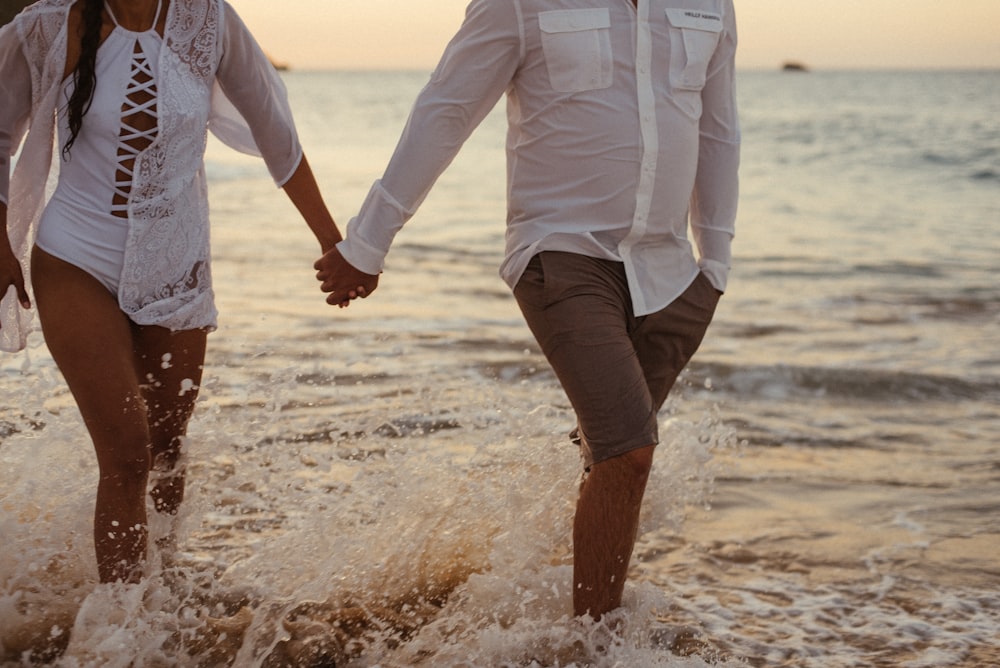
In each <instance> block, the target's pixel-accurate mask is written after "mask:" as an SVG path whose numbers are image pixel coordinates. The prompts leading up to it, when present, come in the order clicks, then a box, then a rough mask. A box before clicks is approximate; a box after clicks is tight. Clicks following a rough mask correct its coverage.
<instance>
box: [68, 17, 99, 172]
mask: <svg viewBox="0 0 1000 668" xmlns="http://www.w3.org/2000/svg"><path fill="white" fill-rule="evenodd" d="M103 12H104V0H84V4H83V29H82V31H81V35H80V59H79V60H78V61H77V63H76V69H74V70H73V95H71V96H70V98H69V132H70V136H69V139H68V140H67V141H66V145H65V146H63V149H62V150H63V155H64V156H69V150H70V148H72V147H73V143H74V142H76V138H77V135H79V134H80V128H81V127H83V117H84V115H86V113H87V111H88V110H89V109H90V104H91V102H93V100H94V89H95V88H96V87H97V71H96V64H97V47H98V46H100V43H101V21H102V15H103Z"/></svg>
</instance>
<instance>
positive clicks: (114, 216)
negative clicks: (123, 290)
mask: <svg viewBox="0 0 1000 668" xmlns="http://www.w3.org/2000/svg"><path fill="white" fill-rule="evenodd" d="M161 10H162V0H160V4H158V5H157V8H156V16H155V17H154V19H153V23H152V25H151V26H150V27H149V28H148V29H147V30H145V31H141V32H136V31H131V30H126V29H125V28H123V27H122V26H121V24H119V22H118V19H117V17H115V15H114V12H113V11H112V10H111V7H110V6H108V5H107V3H105V11H107V13H108V15H109V16H110V17H111V20H112V21H113V22H114V24H115V28H114V29H113V30H112V31H111V34H110V35H108V37H107V39H106V40H105V41H104V42H103V43H102V44H101V46H100V48H99V49H98V51H97V63H96V67H97V87H96V89H95V91H94V100H93V102H92V103H91V106H90V109H89V110H88V111H87V114H86V116H85V117H84V122H83V128H82V129H81V131H80V134H79V136H78V137H77V140H76V143H75V144H74V145H73V148H72V152H71V153H70V155H69V157H68V158H67V157H64V158H63V162H62V164H61V165H60V174H59V183H58V186H57V188H56V191H55V193H54V194H53V197H52V199H51V200H50V202H49V204H48V206H47V207H46V209H45V213H44V214H43V216H42V220H41V222H40V226H39V230H38V239H37V243H38V245H39V247H41V249H42V250H44V251H45V252H47V253H49V254H51V255H54V256H56V257H58V258H60V259H62V260H65V261H67V262H69V263H71V264H73V265H76V266H77V267H80V268H81V269H83V270H85V271H87V272H88V273H90V274H91V275H93V276H94V277H95V278H97V279H98V280H99V281H101V283H103V284H104V285H105V287H107V288H108V290H110V291H111V292H112V293H114V294H117V293H118V283H119V279H120V276H121V271H122V266H123V263H124V255H125V245H126V243H127V240H128V231H129V222H128V216H129V211H128V210H129V196H130V194H131V190H132V181H133V176H134V169H135V163H136V160H137V158H138V156H139V155H140V154H141V153H142V152H143V151H144V150H146V149H147V148H148V147H149V146H150V144H152V143H153V142H154V141H155V140H156V137H157V133H158V118H157V85H156V82H157V78H158V76H157V75H158V67H159V56H160V49H161V48H162V43H163V40H162V38H161V37H160V35H159V33H157V32H156V24H157V23H158V22H159V18H160V12H161ZM72 90H73V80H72V76H70V77H68V78H67V80H66V81H65V82H64V94H65V97H64V100H65V101H68V100H69V96H70V95H71V94H72ZM68 137H69V127H68V111H67V108H66V106H65V105H63V106H62V107H60V110H59V145H60V146H62V145H64V144H65V142H66V140H67V138H68Z"/></svg>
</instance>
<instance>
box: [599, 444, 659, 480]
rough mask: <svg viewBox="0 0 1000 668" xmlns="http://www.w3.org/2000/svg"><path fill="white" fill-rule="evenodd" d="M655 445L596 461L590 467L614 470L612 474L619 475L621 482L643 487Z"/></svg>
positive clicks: (651, 465) (648, 472)
mask: <svg viewBox="0 0 1000 668" xmlns="http://www.w3.org/2000/svg"><path fill="white" fill-rule="evenodd" d="M655 449H656V446H655V445H647V446H645V447H642V448H636V449H635V450H629V451H628V452H625V453H622V454H620V455H616V456H614V457H611V458H609V459H605V460H604V461H602V462H598V463H597V464H594V466H593V467H591V471H592V472H593V471H594V470H595V469H598V468H599V469H602V470H605V471H608V472H609V473H610V472H614V475H616V476H619V477H621V478H622V479H623V480H622V482H623V483H625V484H627V485H628V486H630V487H638V488H644V487H645V486H646V481H647V480H648V479H649V474H650V472H651V471H652V469H653V452H654V450H655Z"/></svg>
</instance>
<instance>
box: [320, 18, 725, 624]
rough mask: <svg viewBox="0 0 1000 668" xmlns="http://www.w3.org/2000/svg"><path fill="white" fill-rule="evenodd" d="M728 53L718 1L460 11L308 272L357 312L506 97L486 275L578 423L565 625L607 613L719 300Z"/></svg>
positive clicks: (335, 300) (616, 601)
mask: <svg viewBox="0 0 1000 668" xmlns="http://www.w3.org/2000/svg"><path fill="white" fill-rule="evenodd" d="M735 50H736V23H735V17H734V14H733V2H732V0H472V3H471V4H470V5H469V8H468V10H467V13H466V19H465V22H464V23H463V25H462V27H461V29H460V30H459V32H458V33H457V34H456V35H455V37H454V38H453V40H452V41H451V43H450V44H449V45H448V47H447V49H446V51H445V53H444V56H443V57H442V60H441V62H440V63H439V65H438V67H437V69H436V70H435V72H434V74H433V76H432V77H431V80H430V82H429V83H428V85H427V86H426V87H425V88H424V90H423V91H422V92H421V93H420V95H419V96H418V98H417V100H416V103H415V106H414V108H413V110H412V113H411V115H410V118H409V120H408V122H407V125H406V127H405V129H404V130H403V134H402V137H401V138H400V141H399V144H398V146H397V148H396V151H395V153H394V155H393V157H392V159H391V161H390V163H389V165H388V167H387V169H386V171H385V174H384V175H383V177H382V179H381V180H379V181H376V182H375V184H374V185H373V186H372V189H371V191H370V192H369V194H368V196H367V198H366V200H365V202H364V205H363V206H362V208H361V211H360V213H359V214H358V216H357V217H356V218H354V219H353V220H351V222H350V224H349V226H348V234H347V239H346V240H345V241H343V242H341V243H340V244H338V246H337V247H336V248H335V249H333V250H331V251H330V252H328V253H327V254H326V255H324V256H323V257H322V258H321V259H320V260H318V261H317V263H316V269H317V270H318V273H317V277H318V278H319V280H320V281H322V289H323V290H324V291H325V292H329V293H330V295H329V297H328V298H327V301H328V302H329V303H330V304H338V305H340V306H344V305H346V304H349V303H350V300H352V299H354V298H355V297H365V296H367V295H368V294H370V293H371V292H372V291H373V290H374V289H375V288H376V287H377V285H378V274H379V272H380V271H381V270H382V267H383V263H384V259H385V256H386V254H387V253H388V250H389V246H390V244H391V243H392V240H393V238H394V236H395V234H396V233H397V232H398V231H399V229H400V228H401V227H402V226H403V224H404V223H405V222H406V221H407V220H408V219H409V218H410V217H411V216H412V215H413V214H414V212H415V211H416V209H417V207H418V206H419V205H420V203H421V202H422V201H423V199H424V197H425V196H426V195H427V193H428V191H429V190H430V188H431V186H432V185H433V183H434V182H435V180H436V179H437V177H438V176H439V175H440V174H441V172H442V171H444V169H445V168H446V167H447V165H448V164H449V163H450V162H451V160H452V158H453V157H454V156H455V155H456V153H457V152H458V150H459V148H460V147H461V145H462V143H463V142H464V141H465V139H466V138H467V137H468V136H469V134H470V133H471V132H472V131H473V129H474V128H475V127H476V126H477V125H478V123H479V122H480V121H481V120H482V119H483V118H484V117H485V116H486V114H487V113H488V112H489V111H490V110H491V108H492V107H493V106H494V104H495V103H496V102H497V100H498V99H499V98H500V97H501V95H503V94H504V93H505V92H506V94H507V114H508V139H507V154H508V156H507V157H508V169H507V172H508V175H507V176H508V214H507V226H508V229H507V247H506V257H505V259H504V262H503V264H502V266H501V270H500V273H501V276H502V277H503V278H504V280H505V281H506V282H507V283H508V284H509V285H510V286H511V288H512V289H513V290H514V295H515V297H516V299H517V301H518V304H519V305H520V307H521V310H522V312H523V313H524V316H525V319H526V320H527V323H528V326H529V328H530V329H531V331H532V332H533V333H534V335H535V337H536V339H537V340H538V342H539V344H540V346H541V348H542V350H543V351H544V353H545V355H546V357H547V358H548V360H549V362H550V364H551V365H552V367H553V368H554V370H555V372H556V375H557V376H558V378H559V381H560V383H561V384H562V387H563V389H564V390H565V392H566V394H567V396H568V397H569V400H570V403H571V404H572V405H573V408H574V411H575V412H576V416H577V421H578V424H577V429H576V430H574V435H575V436H576V437H577V440H578V442H579V444H580V446H581V451H582V453H583V456H584V465H585V470H586V474H585V477H584V479H583V482H582V483H581V487H580V496H579V500H578V502H577V510H576V516H575V520H574V530H573V550H574V587H573V594H574V596H573V606H574V611H575V613H576V614H577V615H585V614H589V615H591V616H592V617H593V618H595V619H600V617H601V616H602V615H603V614H604V613H606V612H608V611H610V610H613V609H615V608H616V607H618V606H619V605H620V604H621V597H622V591H623V588H624V584H625V578H626V574H627V570H628V563H629V559H630V557H631V554H632V549H633V547H634V545H635V539H636V532H637V528H638V519H639V510H640V506H641V502H642V496H643V493H644V490H645V485H646V480H647V477H648V475H649V471H650V468H651V466H652V459H653V449H654V447H655V445H656V443H657V441H658V437H657V411H658V410H659V408H660V406H661V405H662V404H663V402H664V401H665V399H666V396H667V392H668V391H669V389H670V387H671V386H672V385H673V383H674V380H675V379H676V378H677V375H678V374H679V373H680V371H681V370H682V369H683V367H684V366H685V364H686V363H687V362H688V360H689V359H690V357H691V355H692V354H693V353H694V351H695V349H696V348H697V347H698V345H699V344H700V342H701V339H702V336H703V335H704V332H705V329H706V328H707V326H708V324H709V321H710V320H711V318H712V314H713V312H714V310H715V306H716V303H717V301H718V298H719V295H721V294H722V291H723V290H724V289H725V286H726V279H727V275H728V271H729V264H730V243H731V240H732V237H733V229H734V221H735V217H736V201H737V166H738V163H739V141H740V136H739V127H738V122H737V114H736V104H735V92H734V82H733V79H734V72H733V70H734V54H735ZM689 221H690V229H691V233H692V236H693V239H694V241H695V245H696V246H697V251H698V253H697V258H696V255H695V252H694V249H693V248H692V246H691V244H690V243H689V242H688V224H689Z"/></svg>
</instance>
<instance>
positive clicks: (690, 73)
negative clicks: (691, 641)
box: [667, 8, 722, 90]
mask: <svg viewBox="0 0 1000 668" xmlns="http://www.w3.org/2000/svg"><path fill="white" fill-rule="evenodd" d="M667 22H668V23H669V24H670V87H671V88H673V89H675V90H701V89H702V88H704V87H705V77H706V74H707V72H708V63H709V61H710V60H711V59H712V54H713V53H715V49H716V47H717V46H718V45H719V36H720V34H721V33H722V17H721V16H720V15H719V14H713V13H709V12H701V11H697V10H691V9H670V8H668V9H667Z"/></svg>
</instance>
